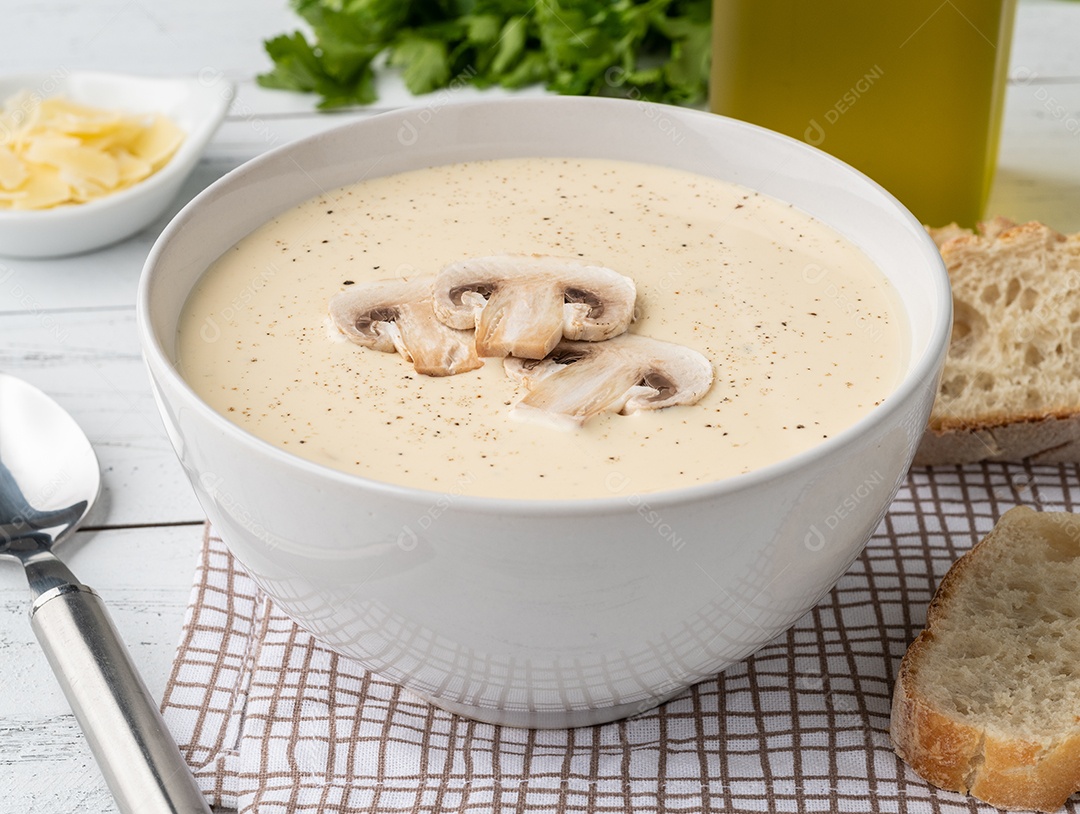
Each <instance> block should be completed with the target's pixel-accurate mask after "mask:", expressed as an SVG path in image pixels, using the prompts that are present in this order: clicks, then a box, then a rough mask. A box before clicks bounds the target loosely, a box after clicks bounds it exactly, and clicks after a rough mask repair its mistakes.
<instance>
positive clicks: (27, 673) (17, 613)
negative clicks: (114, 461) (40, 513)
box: [0, 526, 202, 814]
mask: <svg viewBox="0 0 1080 814" xmlns="http://www.w3.org/2000/svg"><path fill="white" fill-rule="evenodd" d="M201 539H202V530H201V527H199V526H187V527H181V528H166V529H128V530H123V531H103V532H93V533H91V532H79V533H78V534H77V535H76V539H74V540H73V541H72V542H71V544H70V545H69V546H67V547H65V549H63V550H62V552H61V553H62V555H63V556H64V558H65V560H66V561H67V562H68V563H69V564H70V565H71V567H72V569H73V570H74V571H75V573H76V574H77V575H78V576H79V577H80V579H82V580H83V581H84V582H86V583H87V584H88V585H91V586H93V587H94V588H95V589H96V590H97V591H98V592H99V593H100V594H101V595H102V597H103V598H104V599H105V602H106V604H107V605H108V607H109V611H110V613H111V615H112V617H113V620H114V621H115V623H116V626H117V628H118V629H119V630H120V633H121V635H122V636H123V638H124V641H125V642H126V643H127V645H128V649H129V650H130V651H131V654H132V657H133V659H134V660H135V663H136V665H138V668H139V671H140V672H141V674H142V676H143V679H144V680H145V681H146V684H147V687H148V688H149V689H150V691H151V693H153V695H154V697H155V698H161V695H162V692H163V690H164V688H165V682H166V680H167V678H168V675H169V670H170V668H171V665H172V658H173V654H174V652H175V648H176V643H177V641H179V637H180V628H181V624H182V622H183V616H184V610H185V608H186V606H187V599H188V594H189V592H190V588H191V580H192V576H193V574H194V568H195V557H196V554H197V552H198V548H199V544H200V542H201ZM28 605H29V594H28V592H27V590H26V583H25V580H24V579H23V576H22V574H21V573H20V571H19V568H18V567H17V566H16V565H15V564H14V563H5V565H4V567H3V568H0V615H2V617H3V619H4V620H5V621H4V622H3V623H0V676H2V680H3V685H4V692H3V693H0V773H2V775H3V777H4V783H3V787H4V795H3V796H2V797H0V812H5V813H6V812H11V813H12V814H14V812H103V811H114V810H115V808H114V806H113V802H112V798H111V797H110V795H109V793H108V790H107V789H106V787H105V782H104V780H102V778H101V775H100V773H99V771H98V769H97V765H96V764H95V763H94V760H93V757H92V756H91V754H90V750H89V748H88V747H87V745H86V741H85V740H84V738H83V735H82V732H81V731H80V730H79V727H78V725H77V724H76V723H75V719H74V717H73V716H72V715H71V712H70V710H69V708H68V706H67V701H66V700H65V699H64V697H63V695H62V693H61V692H60V688H59V686H58V685H57V683H56V680H55V678H54V677H53V675H52V673H51V671H50V670H49V666H48V664H47V662H46V661H45V656H44V655H43V654H42V652H41V650H40V648H39V647H38V644H37V641H36V639H35V638H34V635H33V633H32V632H31V630H30V624H29V621H28V620H27V617H26V614H27V609H28ZM46 778H47V780H46Z"/></svg>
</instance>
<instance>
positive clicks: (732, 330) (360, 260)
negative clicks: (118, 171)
mask: <svg viewBox="0 0 1080 814" xmlns="http://www.w3.org/2000/svg"><path fill="white" fill-rule="evenodd" d="M627 303H629V305H627ZM432 314H434V315H435V317H436V319H432ZM631 318H632V321H631ZM616 323H618V324H616ZM627 323H629V327H628V328H627ZM474 329H475V330H474ZM624 331H625V333H624ZM350 339H351V340H353V341H348V340H350ZM906 342H907V335H906V326H905V324H904V322H903V319H902V310H901V306H900V303H899V299H898V297H897V296H896V293H895V292H894V291H893V289H892V287H891V286H890V285H889V283H888V282H887V280H886V279H885V277H884V275H883V274H882V273H881V272H880V271H879V270H878V269H877V268H876V267H875V266H874V265H873V263H871V261H870V260H869V259H868V258H867V257H866V256H865V255H863V254H862V253H861V252H860V251H858V250H857V249H856V248H855V247H854V246H852V245H851V244H850V243H848V242H847V241H846V240H845V239H843V238H842V237H840V236H839V235H838V234H837V233H835V232H834V231H832V230H831V229H829V228H827V227H826V226H824V225H823V224H821V223H819V222H817V221H815V220H814V219H812V218H810V217H809V216H807V215H805V214H803V213H802V212H800V211H798V210H796V209H794V208H792V207H790V206H789V205H787V204H784V203H782V202H779V201H776V200H774V199H771V198H768V197H767V196H764V195H761V194H759V193H756V192H753V191H751V190H748V189H745V188H742V187H738V186H734V185H731V184H728V183H726V182H722V181H719V180H716V179H712V178H707V177H703V176H698V175H694V174H690V173H686V172H682V171H677V170H671V169H667V168H662V167H656V166H649V165H641V164H631V163H624V162H615V161H606V160H599V159H541V158H530V159H507V160H496V161H482V162H472V163H465V164H453V165H446V166H440V167H433V168H428V169H423V170H417V171H412V172H406V173H401V174H398V175H391V176H387V177H382V178H374V179H370V180H366V181H362V182H360V183H357V184H354V185H351V186H347V187H344V188H342V189H339V190H335V191H333V192H330V193H327V194H325V195H321V196H319V197H317V198H313V199H311V200H309V201H307V202H305V203H303V204H301V205H300V206H297V207H295V208H294V209H292V210H290V211H287V212H285V213H283V214H282V215H280V216H278V217H276V218H274V219H273V220H272V221H270V222H269V223H267V224H265V225H264V226H262V227H261V228H259V229H257V230H256V231H254V232H253V233H251V234H250V235H248V236H247V237H246V238H244V239H243V240H241V241H240V242H239V243H238V244H237V245H236V246H234V247H233V248H232V249H231V250H229V251H228V252H226V253H225V254H224V255H222V257H221V258H219V259H218V261H217V262H216V263H215V264H214V265H213V266H212V267H211V268H210V269H209V270H208V271H207V272H206V274H205V275H204V276H203V278H202V279H201V280H200V282H199V284H198V285H197V286H196V288H195V290H194V291H193V292H192V294H191V296H190V298H189V300H188V302H187V304H186V306H185V309H184V314H183V317H182V319H181V324H180V335H179V364H180V369H181V373H182V374H183V376H184V377H185V379H186V380H187V381H188V383H189V384H190V385H191V386H192V387H193V388H194V389H195V391H196V392H197V393H198V394H199V395H200V396H201V397H202V398H203V399H204V400H205V401H206V402H207V403H209V404H210V405H211V406H212V407H214V408H215V409H216V410H218V411H220V412H221V413H222V414H223V415H225V416H226V417H227V418H229V419H230V420H232V421H233V422H235V423H236V424H238V425H239V426H241V427H243V428H244V429H246V430H248V431H249V432H251V433H252V434H254V435H255V436H257V437H259V438H261V439H263V440H265V441H268V442H270V443H272V444H275V445H278V446H280V447H282V448H284V449H286V450H288V451H290V452H293V453H295V454H297V455H299V456H301V457H304V458H307V459H310V460H312V461H315V462H318V463H321V464H325V465H327V466H331V467H334V468H337V469H341V470H344V471H346V472H353V473H356V474H360V475H364V476H366V477H370V478H373V479H375V480H379V481H384V482H388V483H393V484H400V485H404V486H411V487H417V488H421V489H430V490H435V491H442V492H449V493H452V494H468V495H481V496H488V497H506V498H598V497H611V496H618V495H620V494H621V495H632V494H636V493H639V492H656V491H660V490H667V489H673V488H678V487H682V486H690V485H694V484H700V483H707V482H711V481H716V480H719V479H722V478H726V477H730V476H733V475H738V474H740V473H745V472H748V471H751V470H753V469H756V468H758V467H761V466H764V465H767V464H770V463H774V462H777V461H779V460H782V459H783V458H786V457H789V456H791V455H793V454H795V453H798V452H801V451H803V450H806V449H808V448H810V447H813V446H814V445H815V444H818V443H820V442H821V441H822V440H823V439H825V438H829V437H830V436H832V435H834V434H836V433H837V432H839V431H841V430H843V429H844V428H846V427H848V426H849V425H851V424H853V423H854V422H855V421H857V420H858V419H859V418H860V417H861V416H863V415H865V414H866V413H868V412H869V411H871V410H873V409H874V407H875V406H877V405H879V404H881V403H882V402H883V401H884V400H885V399H886V398H887V397H888V395H889V393H890V392H892V390H893V388H894V387H895V386H896V384H897V383H898V382H899V380H900V378H901V375H902V372H903V368H904V365H905V364H906ZM357 343H362V344H365V345H367V346H366V347H364V346H361V344H357ZM478 348H479V350H480V353H479V354H478V353H477V349H478ZM395 351H396V352H395ZM403 357H404V358H403ZM481 357H487V358H481ZM493 357H494V358H493ZM499 357H506V358H505V359H504V358H499ZM666 405H672V406H666ZM657 408H659V409H657ZM538 419H539V420H538Z"/></svg>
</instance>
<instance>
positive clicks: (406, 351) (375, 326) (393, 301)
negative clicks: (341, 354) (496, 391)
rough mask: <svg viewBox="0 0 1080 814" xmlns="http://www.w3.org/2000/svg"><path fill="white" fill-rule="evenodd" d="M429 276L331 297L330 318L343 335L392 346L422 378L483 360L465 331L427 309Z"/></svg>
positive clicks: (367, 343)
mask: <svg viewBox="0 0 1080 814" xmlns="http://www.w3.org/2000/svg"><path fill="white" fill-rule="evenodd" d="M434 279H435V278H434V277H433V276H430V275H429V276H427V277H416V278H414V279H411V280H376V281H374V282H370V283H364V284H362V285H357V286H355V287H354V288H350V289H349V290H348V291H343V292H341V293H340V294H338V295H337V296H335V297H334V298H333V299H332V300H330V317H331V319H333V321H334V324H335V325H337V327H338V330H340V331H341V332H342V333H343V334H345V336H347V337H348V338H349V339H350V340H352V341H353V342H356V343H357V344H358V345H363V346H364V347H366V348H372V349H374V350H379V351H383V352H384V353H393V352H394V351H395V350H396V351H397V352H398V353H400V354H401V355H402V356H404V357H405V358H406V359H408V360H409V361H410V362H412V363H413V367H415V368H416V372H417V373H423V374H424V375H425V376H453V375H454V374H455V373H464V372H465V371H467V370H475V369H476V368H478V367H480V366H481V365H483V364H484V363H483V362H482V361H481V360H480V358H479V357H478V356H477V355H476V347H475V346H474V345H473V336H472V333H471V332H469V331H457V330H454V329H453V328H448V327H447V326H446V325H444V324H443V323H442V322H440V321H439V320H438V319H436V318H435V312H434V311H433V310H432V307H431V283H432V281H433V280H434Z"/></svg>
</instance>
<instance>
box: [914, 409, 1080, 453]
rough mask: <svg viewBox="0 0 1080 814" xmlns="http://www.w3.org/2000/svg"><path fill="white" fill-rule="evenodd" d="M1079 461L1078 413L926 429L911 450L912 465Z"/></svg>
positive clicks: (1079, 416)
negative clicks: (914, 449) (961, 426)
mask: <svg viewBox="0 0 1080 814" xmlns="http://www.w3.org/2000/svg"><path fill="white" fill-rule="evenodd" d="M1027 459H1030V460H1031V461H1032V462H1033V463H1047V464H1050V463H1080V414H1071V415H1070V414H1065V415H1062V416H1056V415H1051V416H1018V417H1016V418H1015V419H1009V420H1005V421H1002V422H1001V423H998V424H983V425H980V426H972V427H964V428H950V429H944V430H934V429H932V428H927V429H926V431H925V432H924V433H923V437H922V439H921V440H920V441H919V447H918V449H917V450H916V451H915V460H914V465H915V466H939V465H942V464H969V463H978V462H979V461H1023V460H1027Z"/></svg>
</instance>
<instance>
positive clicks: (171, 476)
mask: <svg viewBox="0 0 1080 814" xmlns="http://www.w3.org/2000/svg"><path fill="white" fill-rule="evenodd" d="M0 370H3V371H5V372H7V373H11V374H13V375H16V376H20V377H22V378H24V379H26V380H27V381H29V382H30V383H31V384H34V385H36V386H37V387H39V388H41V389H42V390H44V391H46V392H47V393H49V394H50V395H51V396H53V397H54V398H55V399H56V400H57V401H58V402H60V404H62V405H63V406H64V407H65V408H66V409H67V410H68V411H69V412H70V413H71V414H72V416H74V418H75V419H76V421H78V422H79V424H80V425H81V426H82V427H83V429H84V430H85V432H86V434H87V435H88V436H89V438H90V440H91V442H92V443H93V445H94V449H95V450H96V451H97V455H98V459H99V460H100V462H101V467H102V475H103V489H102V495H101V497H100V498H99V499H98V503H97V504H96V505H95V506H94V508H93V510H92V511H91V513H90V516H89V518H88V520H87V522H88V523H89V524H91V525H95V526H107V525H110V524H113V523H115V524H121V525H132V524H144V523H160V522H176V521H198V520H201V519H202V518H203V514H202V510H201V509H200V508H199V506H198V503H197V502H196V501H195V498H194V495H193V493H192V491H191V488H190V486H189V484H188V482H187V479H186V478H185V476H184V474H183V471H182V469H181V468H180V464H179V462H178V461H177V459H176V456H175V454H174V453H173V450H172V447H171V445H170V444H169V441H168V439H167V437H166V435H165V429H164V426H163V425H162V423H161V420H160V418H159V417H158V413H157V407H156V406H155V404H154V401H153V397H152V395H151V392H150V385H149V380H148V378H147V374H146V371H145V369H144V367H143V363H142V357H141V356H140V355H139V347H138V340H137V336H136V332H135V312H134V309H133V308H132V307H130V306H128V307H123V308H118V309H105V310H91V311H85V310H79V311H48V312H42V313H28V314H8V315H6V316H4V317H2V318H0Z"/></svg>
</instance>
